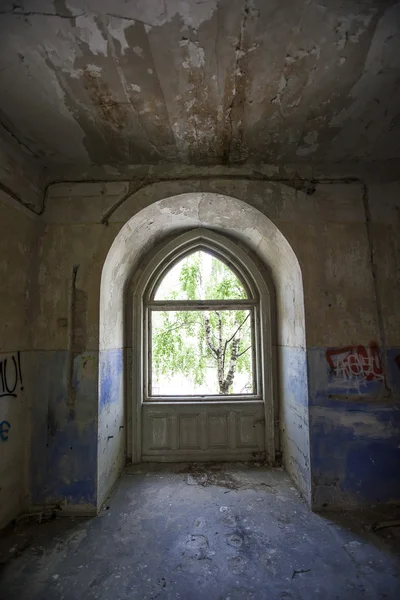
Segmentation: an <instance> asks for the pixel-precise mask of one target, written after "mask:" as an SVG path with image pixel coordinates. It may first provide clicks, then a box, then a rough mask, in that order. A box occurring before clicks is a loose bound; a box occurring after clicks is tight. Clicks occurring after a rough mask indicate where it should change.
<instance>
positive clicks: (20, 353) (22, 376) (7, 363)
mask: <svg viewBox="0 0 400 600" xmlns="http://www.w3.org/2000/svg"><path fill="white" fill-rule="evenodd" d="M36 233H37V217H35V216H34V215H33V214H32V213H31V212H30V211H28V210H27V209H25V208H23V207H22V206H21V205H19V204H18V203H16V202H15V201H14V200H13V199H11V198H10V197H8V196H7V195H6V194H4V193H3V192H1V191H0V276H1V277H0V278H1V294H0V297H1V316H0V529H1V528H2V527H3V526H5V525H6V524H7V523H8V522H9V521H10V520H11V519H12V518H13V517H15V516H16V515H17V514H18V513H19V512H20V511H21V510H23V509H24V508H26V507H27V505H28V487H27V475H28V468H27V465H28V451H29V447H28V446H29V444H28V440H29V438H30V407H29V401H30V396H31V394H32V392H33V389H34V385H35V380H32V377H31V358H32V353H31V349H32V339H31V329H30V320H29V306H30V274H31V272H32V270H33V269H34V264H33V256H34V249H35V239H36ZM32 383H33V386H32Z"/></svg>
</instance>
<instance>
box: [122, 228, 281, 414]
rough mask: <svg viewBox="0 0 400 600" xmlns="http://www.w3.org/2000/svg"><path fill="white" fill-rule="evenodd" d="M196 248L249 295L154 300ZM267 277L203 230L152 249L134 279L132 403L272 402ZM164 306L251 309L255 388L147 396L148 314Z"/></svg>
mask: <svg viewBox="0 0 400 600" xmlns="http://www.w3.org/2000/svg"><path fill="white" fill-rule="evenodd" d="M196 250H203V251H207V252H209V253H211V254H213V255H214V256H215V257H216V258H217V259H219V260H221V261H223V262H224V263H225V264H226V265H227V266H228V267H229V268H230V269H232V271H233V272H234V273H235V274H236V275H237V276H238V277H239V280H240V281H241V282H242V283H243V285H244V286H245V289H246V292H247V294H248V298H247V299H243V300H224V301H219V300H217V301H210V300H205V301H201V300H195V301H186V300H181V301H169V300H168V301H163V300H161V301H156V300H154V294H155V291H156V289H157V286H158V285H159V284H160V282H161V280H162V278H163V277H164V276H165V275H166V273H167V272H168V271H169V270H170V269H171V268H172V267H173V266H174V265H175V264H176V263H177V262H179V261H180V260H182V258H184V257H185V256H187V255H189V254H191V253H192V252H194V251H196ZM268 284H269V281H268V277H266V273H265V271H264V269H263V266H262V265H259V264H258V263H257V262H256V261H255V259H254V257H251V256H250V253H249V252H248V251H246V250H245V249H244V248H243V247H242V246H241V245H240V244H238V243H237V242H235V241H233V240H231V239H230V238H228V237H226V236H225V235H221V234H220V233H216V232H215V231H212V230H209V229H203V228H197V229H193V230H191V231H190V232H188V233H184V234H181V235H178V236H177V237H175V238H174V239H171V240H169V241H167V242H165V243H164V244H162V245H160V247H158V248H156V249H155V250H153V252H152V253H151V254H150V256H149V257H148V261H147V262H146V263H145V264H144V265H143V266H142V269H141V270H140V271H139V272H138V273H137V275H136V277H135V279H134V281H133V305H134V306H133V308H134V310H133V351H132V361H133V369H132V376H133V377H132V378H133V381H134V390H133V395H134V398H135V399H136V404H138V405H141V404H143V403H144V402H146V403H147V402H151V403H154V402H203V401H218V402H227V401H229V402H232V401H240V402H246V401H247V400H250V401H251V400H263V401H264V400H265V398H266V397H270V398H271V399H272V398H273V395H274V387H273V386H274V381H273V379H274V378H273V371H274V365H273V356H272V340H273V319H272V308H273V307H272V305H273V298H272V294H271V292H272V290H271V286H270V285H268ZM166 304H168V307H169V308H171V306H172V305H174V306H176V307H177V309H178V310H194V309H196V308H207V307H210V308H216V307H218V308H220V309H221V310H222V309H223V308H225V309H231V308H232V307H234V306H237V307H240V308H241V309H250V310H252V311H253V316H252V318H253V326H252V335H253V340H252V341H253V344H252V352H253V379H255V387H254V388H253V389H254V392H255V393H253V394H240V395H233V394H227V395H222V394H218V395H201V396H200V395H199V396H193V395H188V396H166V395H165V396H151V395H150V394H149V385H150V383H151V381H150V378H149V370H150V362H149V361H150V357H149V353H150V343H149V342H150V335H151V332H150V318H149V315H150V311H151V310H154V309H159V310H162V308H163V306H164V305H166Z"/></svg>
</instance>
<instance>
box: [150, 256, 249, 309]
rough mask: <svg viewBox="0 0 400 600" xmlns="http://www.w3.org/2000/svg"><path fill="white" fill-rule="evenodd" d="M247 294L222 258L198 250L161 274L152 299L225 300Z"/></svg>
mask: <svg viewBox="0 0 400 600" xmlns="http://www.w3.org/2000/svg"><path fill="white" fill-rule="evenodd" d="M241 298H247V294H246V290H245V289H244V287H243V285H242V284H241V282H240V281H239V279H238V278H237V276H236V275H235V273H233V271H231V269H230V268H229V267H227V266H226V265H225V264H224V263H223V262H222V261H220V260H218V259H217V258H215V257H214V256H212V255H211V254H209V253H208V252H203V251H202V250H198V251H197V252H193V253H192V254H189V255H188V256H186V257H185V258H183V259H182V260H180V261H179V262H178V263H177V264H176V265H175V266H174V267H172V269H170V270H169V271H168V273H167V274H166V275H165V276H164V277H163V279H162V281H161V283H160V285H159V287H158V289H157V291H156V294H155V297H154V299H155V300H229V299H233V300H235V299H241Z"/></svg>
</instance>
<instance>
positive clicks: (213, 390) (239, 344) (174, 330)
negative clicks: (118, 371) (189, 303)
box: [150, 310, 255, 396]
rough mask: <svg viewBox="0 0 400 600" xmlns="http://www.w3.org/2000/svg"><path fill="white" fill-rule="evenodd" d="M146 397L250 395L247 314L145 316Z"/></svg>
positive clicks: (163, 313) (249, 322) (202, 312)
mask: <svg viewBox="0 0 400 600" xmlns="http://www.w3.org/2000/svg"><path fill="white" fill-rule="evenodd" d="M151 322H152V327H151V334H150V337H151V361H152V362H151V365H150V370H151V382H152V384H151V395H153V396H171V395H172V396H175V395H176V396H191V395H205V394H213V395H214V394H215V395H217V394H253V393H254V392H255V390H254V387H253V361H252V356H253V353H252V347H251V346H252V331H251V329H252V318H251V311H250V310H199V311H152V312H151Z"/></svg>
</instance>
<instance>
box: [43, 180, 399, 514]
mask: <svg viewBox="0 0 400 600" xmlns="http://www.w3.org/2000/svg"><path fill="white" fill-rule="evenodd" d="M183 171H184V170H182V173H181V176H182V177H183V176H184V172H183ZM226 177H228V175H227V174H226ZM138 184H139V182H135V181H133V182H131V183H130V184H129V183H128V182H118V183H107V182H103V183H80V184H68V183H63V184H57V185H53V186H51V188H50V191H49V195H48V203H47V208H46V211H45V220H46V231H45V235H44V236H43V239H42V243H41V268H40V273H41V281H40V286H41V287H40V296H41V302H42V311H41V314H40V315H37V316H36V322H35V343H36V344H37V347H38V349H39V348H40V349H42V350H46V360H48V361H49V364H52V363H53V362H54V364H56V363H57V361H58V360H60V361H61V364H62V365H63V367H62V369H63V372H66V371H67V370H68V365H69V364H71V356H72V359H73V360H72V363H73V366H74V368H73V370H72V373H73V374H72V376H71V369H70V370H69V373H70V374H69V375H68V376H67V384H68V377H69V381H70V384H69V386H68V385H67V384H66V385H67V387H69V392H68V394H69V395H70V400H67V401H66V400H65V398H66V397H67V396H68V394H67V392H66V391H65V390H63V386H60V383H59V381H60V378H59V376H58V375H54V377H53V376H51V383H49V385H48V386H47V387H48V388H50V389H51V390H52V392H51V394H50V393H49V392H48V393H49V394H50V395H51V396H54V397H57V398H64V400H63V401H62V404H63V408H62V411H61V412H60V413H58V414H59V417H60V418H59V419H58V421H57V428H55V433H54V436H55V438H56V439H58V440H60V442H59V446H57V444H58V442H57V444H56V445H55V446H54V448H56V447H59V448H61V450H60V452H59V453H57V452H54V453H53V452H52V451H51V450H49V449H48V448H45V445H43V448H42V452H43V454H42V458H41V459H40V461H39V462H40V464H42V465H43V464H44V460H45V457H46V458H47V464H49V462H50V464H53V468H54V472H57V473H58V474H59V477H60V480H59V482H58V483H57V484H56V486H55V487H56V488H57V489H53V491H52V496H51V497H52V498H55V497H59V498H62V497H68V498H69V501H70V503H72V504H85V503H86V504H88V505H91V504H93V505H94V504H95V503H96V500H97V501H98V498H97V499H95V498H94V496H95V491H94V490H95V488H96V481H95V479H96V475H95V470H92V471H90V472H89V470H88V468H87V467H88V465H87V464H85V461H86V456H87V457H90V458H88V460H89V463H90V465H92V464H94V463H95V462H96V448H97V439H96V437H95V434H94V433H93V431H95V430H96V426H97V418H98V413H97V401H98V397H97V389H98V376H97V364H98V363H97V361H98V344H99V337H98V336H99V329H98V317H99V296H100V278H101V270H102V266H103V264H104V261H105V258H106V256H107V253H108V250H109V248H110V246H111V244H112V242H113V240H114V238H115V237H116V235H117V233H118V232H119V231H120V229H121V227H122V226H123V224H124V223H126V222H127V221H128V220H129V218H130V217H132V215H133V214H135V213H136V212H137V211H139V210H140V209H141V208H143V207H145V206H148V205H149V204H151V203H152V202H154V201H156V200H159V199H162V198H165V197H167V196H171V195H175V194H178V193H187V192H200V191H203V192H213V193H220V194H227V195H231V196H234V197H237V198H240V199H243V200H245V201H246V202H248V203H249V204H250V205H252V206H254V207H255V208H257V209H258V210H260V211H261V212H263V213H264V214H265V215H266V216H268V218H269V219H271V220H272V221H273V223H275V225H276V226H277V227H278V229H279V230H280V231H281V232H282V234H283V235H284V236H285V237H286V238H287V240H288V241H289V243H290V245H291V246H292V248H293V250H294V251H295V253H296V255H297V257H298V260H299V262H300V266H301V269H302V275H303V285H304V294H305V318H306V334H307V348H301V347H295V346H293V345H292V344H290V343H288V342H286V343H285V329H284V328H283V329H282V339H281V343H280V348H279V359H280V365H281V369H283V372H284V373H286V374H288V376H287V377H284V378H281V381H282V387H281V390H280V391H281V394H283V395H285V396H286V398H292V400H291V402H289V403H286V404H285V405H284V406H285V407H289V410H288V411H287V412H283V413H282V414H281V427H285V428H287V429H288V430H289V431H287V432H286V440H289V442H287V443H289V444H290V445H291V447H292V448H296V447H298V448H304V447H306V446H307V444H308V442H309V443H310V447H311V456H310V457H309V458H310V460H311V465H309V464H307V460H309V458H308V457H307V456H306V455H304V453H303V454H302V451H298V452H297V460H298V464H296V463H295V462H292V463H291V464H288V465H287V466H288V470H289V471H290V472H292V474H294V475H295V476H297V477H299V476H300V477H301V473H302V471H304V472H307V471H308V472H309V469H310V468H311V472H312V494H313V505H314V506H315V507H318V506H321V505H324V504H330V505H343V504H346V505H348V504H354V505H356V504H365V503H371V502H378V501H391V500H396V499H397V500H398V499H399V497H400V490H399V489H398V483H396V478H395V472H394V470H395V465H396V464H398V461H399V448H398V446H399V421H398V416H397V415H398V414H399V412H398V410H399V385H400V369H399V368H398V359H397V356H398V354H399V353H398V349H399V346H400V342H399V323H398V316H396V315H397V313H396V300H395V298H396V294H395V290H398V288H399V281H398V272H399V247H398V237H399V236H398V235H397V229H398V208H396V207H398V204H399V200H398V199H399V186H398V184H394V183H391V184H386V185H379V184H376V185H373V186H369V187H368V194H367V197H366V195H365V190H364V187H363V185H362V184H357V183H351V184H345V183H343V184H339V183H337V184H332V183H329V184H319V185H317V186H316V190H315V193H314V194H312V195H310V196H307V195H306V194H304V193H303V192H300V191H297V190H295V189H293V188H290V187H288V186H282V185H280V184H275V183H274V184H271V183H265V182H259V181H248V180H245V179H243V180H241V181H229V180H228V179H222V178H220V179H218V176H216V177H215V178H214V179H212V178H211V179H209V180H204V181H196V180H191V181H189V180H188V181H181V182H170V183H159V184H153V185H151V186H148V187H144V188H143V189H142V190H141V191H140V192H138V193H136V194H135V196H134V197H133V199H131V200H130V201H125V202H124V201H123V198H124V197H125V196H126V194H127V192H128V190H129V186H131V189H133V190H134V189H136V188H135V186H137V185H138ZM113 206H115V207H117V208H116V209H115V210H114V211H112V210H110V209H111V208H112V207H113ZM366 209H367V210H366ZM111 213H112V214H111ZM104 215H108V217H107V221H108V225H107V226H106V225H104V224H102V216H104ZM227 218H228V222H229V216H228V214H227ZM74 265H75V266H76V265H79V268H78V269H77V271H76V280H75V287H76V290H77V291H79V292H81V293H82V298H85V300H84V303H83V304H81V306H82V307H83V308H82V309H81V315H80V317H79V319H81V320H80V321H79V323H80V324H79V325H77V324H76V323H75V325H74V326H73V328H72V329H73V332H72V334H71V327H70V324H68V321H70V319H71V315H72V313H71V306H70V304H69V303H70V297H71V281H72V279H73V273H74ZM74 310H76V309H74ZM68 315H70V317H68ZM296 318H297V316H296V314H293V320H294V323H296ZM79 319H78V320H79ZM82 320H83V321H84V325H83V322H81V321H82ZM68 331H69V333H68ZM83 332H84V333H83ZM71 337H72V338H73V340H72V342H71ZM74 339H75V341H74ZM78 342H79V343H78ZM371 343H372V345H371ZM292 346H293V347H292ZM119 347H120V348H122V347H123V342H122V340H121V344H120V345H119ZM71 348H72V350H71ZM343 349H344V350H343ZM57 357H61V358H57ZM87 359H89V361H87ZM88 364H90V365H94V366H93V369H92V367H90V369H89V370H87V369H88V366H87V365H88ZM118 364H120V359H119V358H118V357H116V359H115V361H114V362H113V364H111V363H110V364H109V365H108V367H107V369H106V375H107V377H108V379H110V377H111V374H112V372H113V370H115V369H116V370H117V372H118V373H120V370H118ZM113 365H114V366H113ZM301 365H307V368H308V379H309V386H310V394H309V397H307V394H305V392H304V390H305V380H306V379H307V376H306V377H304V375H303V373H304V369H302V368H301ZM354 365H356V366H354ZM114 367H115V369H114ZM49 372H50V373H51V372H52V368H50V369H49ZM289 374H290V375H289ZM109 376H110V377H109ZM107 377H105V379H107ZM111 379H113V378H112V377H111ZM71 382H72V383H71ZM121 385H122V382H121ZM108 389H109V393H106V394H104V396H102V397H103V398H105V399H107V398H108V395H109V394H111V393H112V394H114V393H115V394H117V395H118V394H119V392H118V390H117V391H115V390H114V389H113V388H112V386H109V387H108ZM81 390H83V391H81ZM107 394H108V395H107ZM71 402H72V406H71V405H70V404H71ZM106 404H107V403H106ZM66 407H68V408H66ZM74 411H75V412H74ZM114 417H115V418H114ZM114 417H113V419H112V421H113V423H114V422H115V423H114V425H115V426H116V427H117V429H119V427H120V425H121V423H120V422H119V420H118V418H119V417H118V416H117V415H114ZM33 420H34V421H35V417H34V419H33ZM42 421H43V423H44V421H45V416H43V419H42ZM93 426H94V429H92V427H93ZM69 428H70V429H69ZM71 431H72V432H73V433H71ZM123 434H124V433H123ZM102 435H104V432H103V434H102ZM109 435H114V433H111V434H109ZM121 435H122V434H121ZM106 437H107V436H106ZM283 438H284V439H285V436H283ZM62 440H64V446H63V442H62ZM70 441H71V443H69V442H70ZM109 444H111V445H113V444H116V456H118V457H119V458H118V460H117V462H118V461H119V462H120V461H121V460H122V459H121V454H120V453H119V450H118V447H119V446H118V443H117V442H116V440H115V438H114V437H112V438H110V440H109ZM80 445H83V446H84V447H85V454H84V458H83V460H82V451H81V449H80ZM283 452H284V455H285V454H286V456H287V455H288V447H287V446H286V447H285V445H283ZM79 456H81V462H79V460H78V457H79ZM291 456H296V454H293V452H291ZM122 458H123V456H122ZM38 460H39V459H38ZM92 460H93V463H92V462H90V461H92ZM100 460H101V457H100V456H98V457H97V461H98V462H100ZM74 461H76V463H75V467H74V468H72V467H71V465H73V464H74ZM39 462H38V463H37V465H39ZM65 465H67V467H65ZM68 465H69V466H68ZM65 469H66V472H67V473H69V475H68V477H67V478H66V481H61V480H63V479H64V472H65ZM68 469H69V470H68ZM43 477H44V478H45V479H47V481H49V480H50V470H49V469H48V470H47V473H46V472H43ZM88 480H90V482H89V483H88ZM376 481H378V482H379V485H377V484H376ZM87 485H89V488H90V491H89V492H88V488H87V487H86V486H87ZM37 488H38V489H43V485H42V484H41V485H38V486H37Z"/></svg>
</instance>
